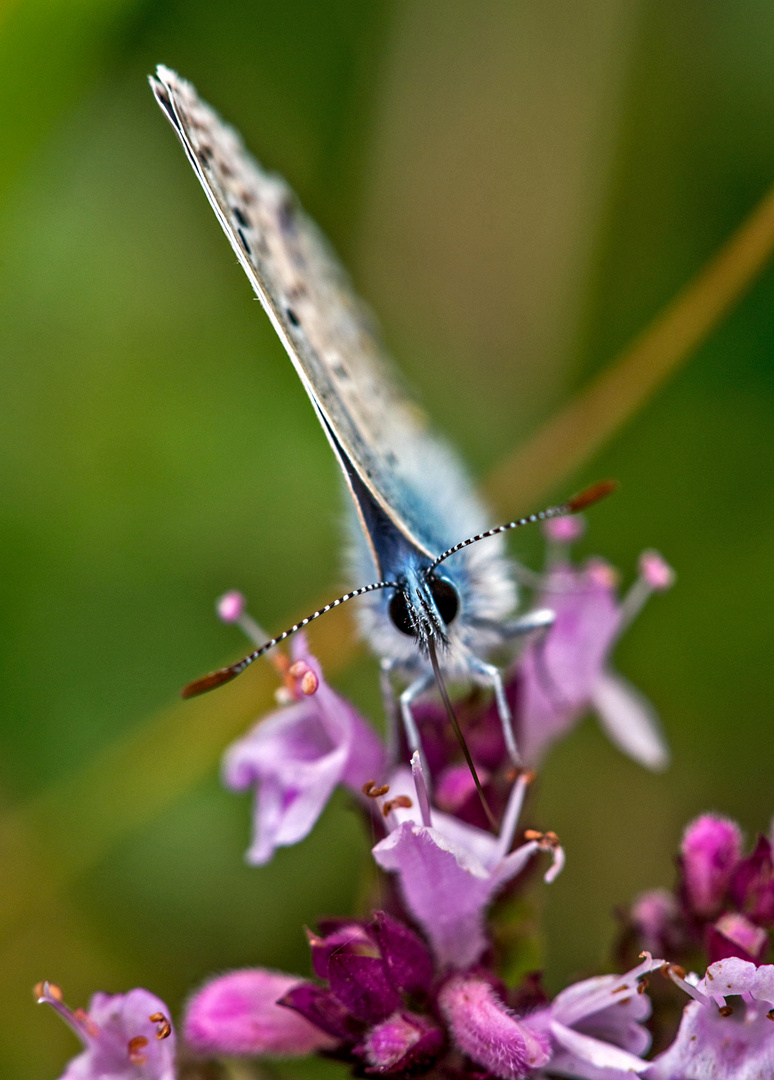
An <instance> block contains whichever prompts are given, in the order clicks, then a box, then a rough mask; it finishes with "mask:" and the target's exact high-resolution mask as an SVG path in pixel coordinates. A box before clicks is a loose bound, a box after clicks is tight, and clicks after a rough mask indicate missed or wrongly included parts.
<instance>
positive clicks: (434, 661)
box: [427, 638, 497, 831]
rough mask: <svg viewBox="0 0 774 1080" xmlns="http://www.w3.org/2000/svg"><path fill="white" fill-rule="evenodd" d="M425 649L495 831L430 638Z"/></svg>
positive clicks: (444, 703)
mask: <svg viewBox="0 0 774 1080" xmlns="http://www.w3.org/2000/svg"><path fill="white" fill-rule="evenodd" d="M427 649H428V652H429V654H430V663H431V664H432V665H433V674H434V675H435V681H436V683H437V684H438V690H439V693H440V695H441V701H442V702H443V705H444V708H445V709H446V715H447V716H448V718H449V723H450V724H451V726H452V730H453V731H454V734H455V735H456V736H457V741H458V742H459V744H460V746H461V747H462V753H463V754H464V755H465V761H466V762H467V764H468V768H469V769H470V775H471V776H472V777H473V783H474V784H475V785H476V791H477V792H478V797H479V799H480V800H481V805H482V806H483V808H484V813H485V814H486V816H487V819H488V821H489V824H490V825H491V826H492V828H493V829H494V830H495V831H497V819H496V818H495V816H494V814H493V813H492V811H491V809H490V808H489V803H488V802H487V801H486V795H485V794H484V789H483V788H482V786H481V781H480V780H479V778H478V773H477V772H476V766H475V765H474V763H473V758H472V757H471V756H470V750H468V744H467V743H466V742H465V736H464V735H463V734H462V728H461V727H460V723H459V720H458V719H457V716H456V714H455V712H454V707H453V706H452V703H451V700H450V698H449V692H448V690H447V689H446V683H445V682H444V681H443V676H442V675H441V667H440V664H439V663H438V655H437V653H436V651H435V642H434V641H433V639H432V638H428V642H427Z"/></svg>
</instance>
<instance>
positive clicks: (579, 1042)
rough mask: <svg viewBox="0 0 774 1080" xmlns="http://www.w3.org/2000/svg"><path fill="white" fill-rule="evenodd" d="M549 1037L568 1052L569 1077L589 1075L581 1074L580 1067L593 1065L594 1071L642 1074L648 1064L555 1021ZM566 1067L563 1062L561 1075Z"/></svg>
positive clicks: (618, 1048)
mask: <svg viewBox="0 0 774 1080" xmlns="http://www.w3.org/2000/svg"><path fill="white" fill-rule="evenodd" d="M551 1034H552V1035H553V1037H554V1038H555V1039H556V1041H557V1042H558V1043H559V1045H560V1046H561V1047H563V1048H564V1049H565V1050H567V1051H568V1052H569V1053H570V1054H571V1055H572V1058H573V1064H572V1066H570V1068H572V1072H570V1074H569V1075H571V1076H584V1075H586V1076H588V1075H589V1073H584V1071H583V1064H584V1063H586V1064H588V1065H591V1066H593V1067H594V1068H595V1069H619V1070H620V1071H621V1072H630V1073H632V1072H633V1073H641V1072H644V1071H645V1069H647V1067H648V1065H649V1064H650V1062H649V1061H643V1060H642V1058H639V1057H635V1056H634V1054H630V1053H629V1051H628V1050H621V1048H620V1047H618V1046H614V1045H613V1044H612V1043H609V1042H603V1041H602V1040H601V1039H595V1038H593V1036H591V1035H584V1034H583V1033H582V1032H580V1031H573V1029H572V1028H568V1027H565V1025H564V1024H560V1023H559V1021H558V1020H552V1021H551ZM567 1068H568V1063H567V1062H564V1063H563V1068H562V1072H565V1070H566V1069H567Z"/></svg>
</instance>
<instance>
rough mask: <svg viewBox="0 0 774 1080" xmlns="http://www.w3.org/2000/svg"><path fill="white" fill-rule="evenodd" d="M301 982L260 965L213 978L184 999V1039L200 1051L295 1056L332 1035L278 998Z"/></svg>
mask: <svg viewBox="0 0 774 1080" xmlns="http://www.w3.org/2000/svg"><path fill="white" fill-rule="evenodd" d="M301 982H302V980H301V979H299V978H298V977H297V976H295V975H285V974H284V973H283V972H280V971H267V970H266V969H264V968H252V969H245V970H244V971H231V972H229V974H228V975H222V976H220V977H219V978H216V979H213V980H212V982H210V983H207V984H206V985H205V986H203V987H202V989H201V990H199V991H198V993H196V994H194V996H193V998H191V1000H190V1002H189V1003H188V1010H187V1012H186V1017H185V1022H184V1031H185V1037H186V1041H187V1042H188V1044H189V1046H191V1047H192V1049H194V1050H195V1051H196V1052H197V1053H199V1054H226V1055H233V1056H244V1055H247V1054H249V1055H264V1054H268V1055H271V1056H273V1057H299V1056H302V1055H304V1054H310V1053H312V1052H313V1051H314V1050H321V1049H329V1048H330V1047H331V1046H333V1045H334V1043H335V1040H334V1039H332V1038H331V1037H330V1036H329V1035H327V1034H325V1033H324V1032H323V1031H321V1030H320V1029H319V1028H317V1027H315V1026H313V1025H312V1024H310V1023H309V1021H308V1020H306V1019H305V1018H304V1017H303V1016H301V1015H300V1014H299V1013H298V1012H296V1011H295V1010H293V1009H287V1008H285V1007H284V1006H282V1005H278V1004H277V1002H278V1000H279V999H280V998H281V997H283V996H284V995H285V994H287V993H288V992H289V991H291V990H292V989H293V988H294V987H296V986H298V985H299V984H300V983H301Z"/></svg>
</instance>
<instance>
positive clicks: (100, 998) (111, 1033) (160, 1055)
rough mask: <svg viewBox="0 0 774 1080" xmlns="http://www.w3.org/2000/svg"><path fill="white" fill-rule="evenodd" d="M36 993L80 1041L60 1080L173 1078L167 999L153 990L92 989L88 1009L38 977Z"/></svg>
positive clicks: (171, 1036)
mask: <svg viewBox="0 0 774 1080" xmlns="http://www.w3.org/2000/svg"><path fill="white" fill-rule="evenodd" d="M36 993H37V997H38V1001H39V1002H40V1003H41V1004H46V1005H50V1006H51V1007H52V1008H53V1009H55V1010H56V1011H57V1012H58V1013H59V1015H60V1016H61V1017H62V1019H63V1020H64V1021H65V1023H66V1024H68V1025H69V1027H71V1028H72V1030H73V1031H74V1032H75V1034H76V1035H77V1036H78V1038H79V1039H80V1040H81V1041H82V1042H83V1045H84V1050H83V1053H81V1054H79V1055H78V1056H77V1057H75V1058H73V1059H72V1061H71V1062H70V1063H69V1065H68V1066H67V1068H66V1069H65V1071H64V1072H63V1073H62V1076H61V1078H60V1080H174V1078H175V1033H174V1030H173V1028H172V1025H171V1023H170V1021H169V1020H168V1016H169V1011H168V1009H167V1007H166V1005H165V1004H164V1002H163V1001H161V1000H160V999H159V998H157V997H155V995H153V994H151V993H149V992H148V991H147V990H140V989H138V990H130V991H129V993H128V994H95V995H94V996H93V997H92V999H91V1001H90V1002H89V1008H88V1011H87V1012H84V1011H83V1009H76V1010H75V1011H74V1012H73V1010H72V1009H69V1008H68V1007H67V1006H66V1005H65V1004H64V1002H63V1001H62V992H61V990H60V989H59V987H58V986H54V985H53V984H52V983H48V982H46V983H42V984H41V985H40V986H38V987H36Z"/></svg>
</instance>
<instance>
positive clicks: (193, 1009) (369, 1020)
mask: <svg viewBox="0 0 774 1080" xmlns="http://www.w3.org/2000/svg"><path fill="white" fill-rule="evenodd" d="M309 943H310V946H311V949H312V966H313V968H314V972H315V975H316V976H317V978H318V979H319V980H320V981H319V982H310V981H305V980H299V979H297V978H296V977H295V976H285V975H280V974H279V973H277V972H267V971H262V970H260V969H258V970H255V971H241V972H233V973H232V974H230V975H225V976H222V977H221V978H217V979H214V980H213V981H212V982H211V983H210V984H209V985H208V986H205V987H204V989H203V990H201V991H200V992H199V993H198V994H196V995H195V996H194V997H193V999H192V1000H191V1002H190V1004H189V1007H188V1015H187V1016H186V1020H185V1025H184V1029H185V1032H186V1036H187V1037H188V1039H189V1041H190V1043H191V1045H192V1046H193V1047H194V1049H197V1050H199V1051H203V1052H210V1053H218V1054H231V1055H234V1054H245V1053H248V1054H251V1055H255V1056H261V1055H265V1054H277V1053H282V1054H304V1053H308V1052H309V1051H310V1050H320V1051H323V1052H325V1053H328V1054H332V1055H333V1056H335V1057H337V1058H338V1059H340V1060H342V1061H347V1062H349V1063H350V1064H351V1065H352V1066H353V1067H354V1069H355V1072H356V1073H358V1074H361V1075H362V1073H363V1072H365V1073H367V1074H376V1075H380V1074H384V1075H400V1076H408V1075H414V1074H417V1073H422V1072H426V1071H428V1070H429V1069H433V1068H435V1069H436V1070H437V1071H438V1074H439V1075H446V1074H447V1072H448V1069H449V1067H450V1068H451V1069H452V1072H453V1073H454V1075H457V1076H458V1077H460V1078H461V1080H462V1078H463V1077H469V1078H470V1080H473V1078H477V1080H484V1078H486V1077H492V1078H497V1080H520V1078H522V1077H527V1076H532V1075H535V1074H536V1073H539V1074H540V1075H541V1076H542V1075H543V1074H542V1072H541V1071H540V1070H542V1068H543V1067H548V1068H549V1070H550V1071H551V1074H552V1075H553V1073H554V1072H558V1073H560V1074H562V1075H566V1076H577V1077H583V1078H588V1080H619V1077H623V1076H624V1074H626V1075H631V1072H632V1070H633V1071H635V1072H641V1071H642V1070H643V1069H645V1068H647V1065H648V1063H647V1062H645V1061H642V1060H641V1058H640V1056H639V1055H641V1054H642V1053H644V1052H645V1050H647V1048H648V1045H649V1036H648V1034H647V1032H646V1031H645V1030H644V1028H643V1027H642V1021H643V1020H644V1019H646V1018H647V1016H648V1015H649V1011H650V1005H649V1001H648V999H647V998H646V997H643V996H642V994H641V991H642V990H643V989H644V976H645V975H646V974H647V973H648V972H649V971H652V970H653V969H654V968H657V967H660V966H661V965H662V964H663V961H661V960H651V958H650V957H649V956H648V957H647V958H646V960H645V961H644V962H643V963H642V964H640V965H638V966H637V967H636V968H635V969H634V970H633V971H630V972H628V973H627V974H626V975H622V976H617V975H604V976H602V977H601V978H598V979H588V980H587V981H586V982H583V983H578V984H577V985H575V986H571V987H569V988H568V989H567V990H564V991H563V992H562V993H561V994H559V995H558V997H557V998H556V999H555V1001H554V1002H552V1003H551V1004H550V1005H543V1006H541V1007H539V1008H534V1005H533V1008H532V1009H531V1011H529V1010H527V1011H523V1012H521V1013H517V1012H515V1011H514V1010H512V1009H510V1008H508V1006H507V1004H506V996H507V995H506V992H505V990H504V988H503V987H502V986H501V985H500V983H499V982H498V980H496V979H495V978H494V977H493V976H491V975H490V974H488V973H487V972H486V971H485V970H484V969H483V968H477V969H474V970H467V971H452V972H449V973H447V974H443V973H440V972H439V971H438V970H437V968H436V967H435V966H434V964H433V958H432V956H431V953H430V950H429V949H428V948H427V945H426V944H425V942H424V941H423V940H422V938H421V937H419V935H418V934H416V933H415V932H414V931H413V930H411V929H410V928H409V927H408V926H406V925H405V924H404V923H402V922H400V921H399V920H397V919H395V918H393V917H392V916H390V915H387V914H386V913H385V912H377V913H376V914H375V915H374V916H373V918H372V919H371V920H370V921H368V922H363V921H359V920H343V919H342V920H329V921H328V922H327V923H325V924H323V926H322V927H321V932H320V934H319V935H317V934H310V935H309ZM280 993H281V996H280V997H279V998H277V997H276V996H275V995H276V994H280ZM516 998H517V999H518V995H516ZM533 1000H534V995H533ZM537 1000H545V999H544V998H543V999H540V998H538V999H537ZM283 1014H284V1015H283ZM294 1024H295V1027H294V1026H293V1025H294ZM450 1049H452V1051H453V1053H452V1057H451V1059H448V1058H447V1054H448V1053H449V1051H450ZM460 1054H462V1055H463V1059H462V1061H461V1060H460V1058H459V1055H460ZM610 1070H613V1071H610Z"/></svg>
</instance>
